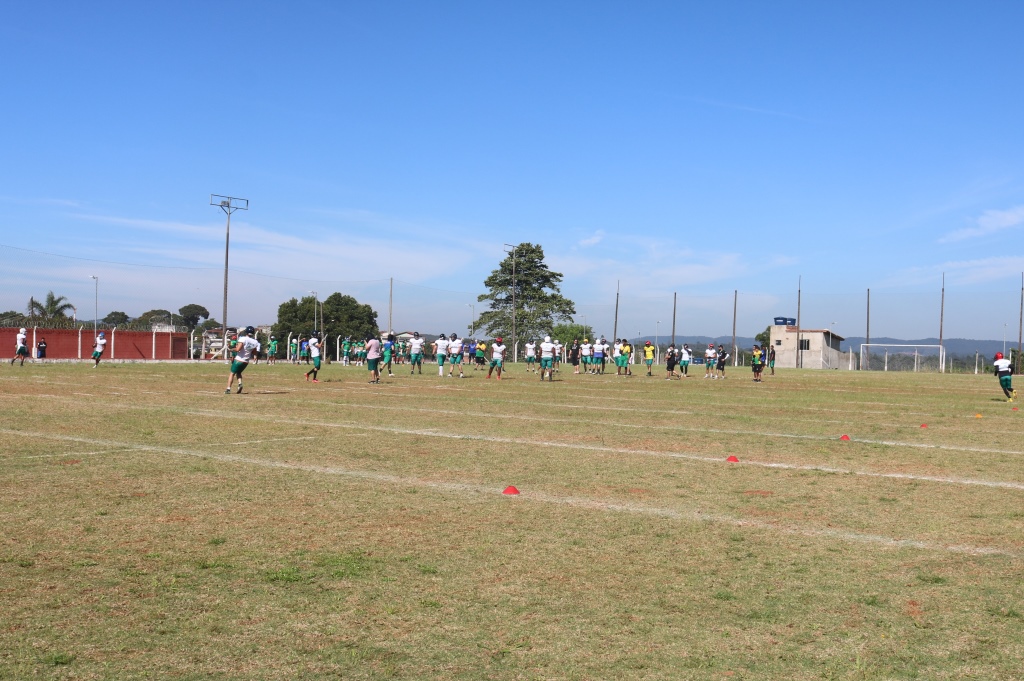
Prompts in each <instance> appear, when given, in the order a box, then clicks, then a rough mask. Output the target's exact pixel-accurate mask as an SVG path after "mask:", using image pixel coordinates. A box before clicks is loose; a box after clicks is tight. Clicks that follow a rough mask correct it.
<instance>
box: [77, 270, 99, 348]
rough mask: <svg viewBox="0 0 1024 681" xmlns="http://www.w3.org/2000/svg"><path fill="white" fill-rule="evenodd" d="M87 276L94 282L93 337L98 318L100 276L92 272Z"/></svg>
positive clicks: (96, 329)
mask: <svg viewBox="0 0 1024 681" xmlns="http://www.w3.org/2000/svg"><path fill="white" fill-rule="evenodd" d="M89 278H90V279H92V280H93V281H94V282H95V284H96V300H95V305H96V307H95V309H94V311H93V313H92V315H93V316H92V335H93V337H94V338H95V337H96V334H97V333H98V328H97V325H98V323H99V319H100V278H99V277H97V276H96V275H94V274H90V275H89ZM75 314H78V312H77V311H76V312H75Z"/></svg>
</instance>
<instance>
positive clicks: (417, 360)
mask: <svg viewBox="0 0 1024 681" xmlns="http://www.w3.org/2000/svg"><path fill="white" fill-rule="evenodd" d="M409 361H411V362H412V363H413V364H423V353H422V352H415V353H413V354H411V355H409Z"/></svg>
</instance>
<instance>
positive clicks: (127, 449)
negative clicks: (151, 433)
mask: <svg viewBox="0 0 1024 681" xmlns="http://www.w3.org/2000/svg"><path fill="white" fill-rule="evenodd" d="M131 451H135V450H134V448H132V447H118V448H116V449H101V450H99V451H96V452H62V453H60V454H36V455H34V456H12V457H9V458H11V459H51V458H55V457H58V456H63V457H75V456H90V455H92V454H113V453H116V452H131Z"/></svg>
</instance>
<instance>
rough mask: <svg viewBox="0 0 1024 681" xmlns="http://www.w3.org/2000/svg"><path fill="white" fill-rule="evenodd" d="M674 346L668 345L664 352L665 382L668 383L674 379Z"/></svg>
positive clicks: (676, 356)
mask: <svg viewBox="0 0 1024 681" xmlns="http://www.w3.org/2000/svg"><path fill="white" fill-rule="evenodd" d="M677 359H678V355H676V346H675V345H669V346H668V349H667V350H665V380H666V381H670V380H672V379H673V378H675V377H676V360H677Z"/></svg>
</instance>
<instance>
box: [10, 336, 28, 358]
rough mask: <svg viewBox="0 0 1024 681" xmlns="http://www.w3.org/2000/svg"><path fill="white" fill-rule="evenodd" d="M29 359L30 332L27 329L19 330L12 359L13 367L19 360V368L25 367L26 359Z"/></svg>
mask: <svg viewBox="0 0 1024 681" xmlns="http://www.w3.org/2000/svg"><path fill="white" fill-rule="evenodd" d="M26 357H28V330H27V329H25V328H21V329H18V336H17V338H15V339H14V357H13V358H12V359H11V366H14V363H15V362H17V361H18V360H19V359H20V360H21V364H20V365H19V366H25V358H26Z"/></svg>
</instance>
